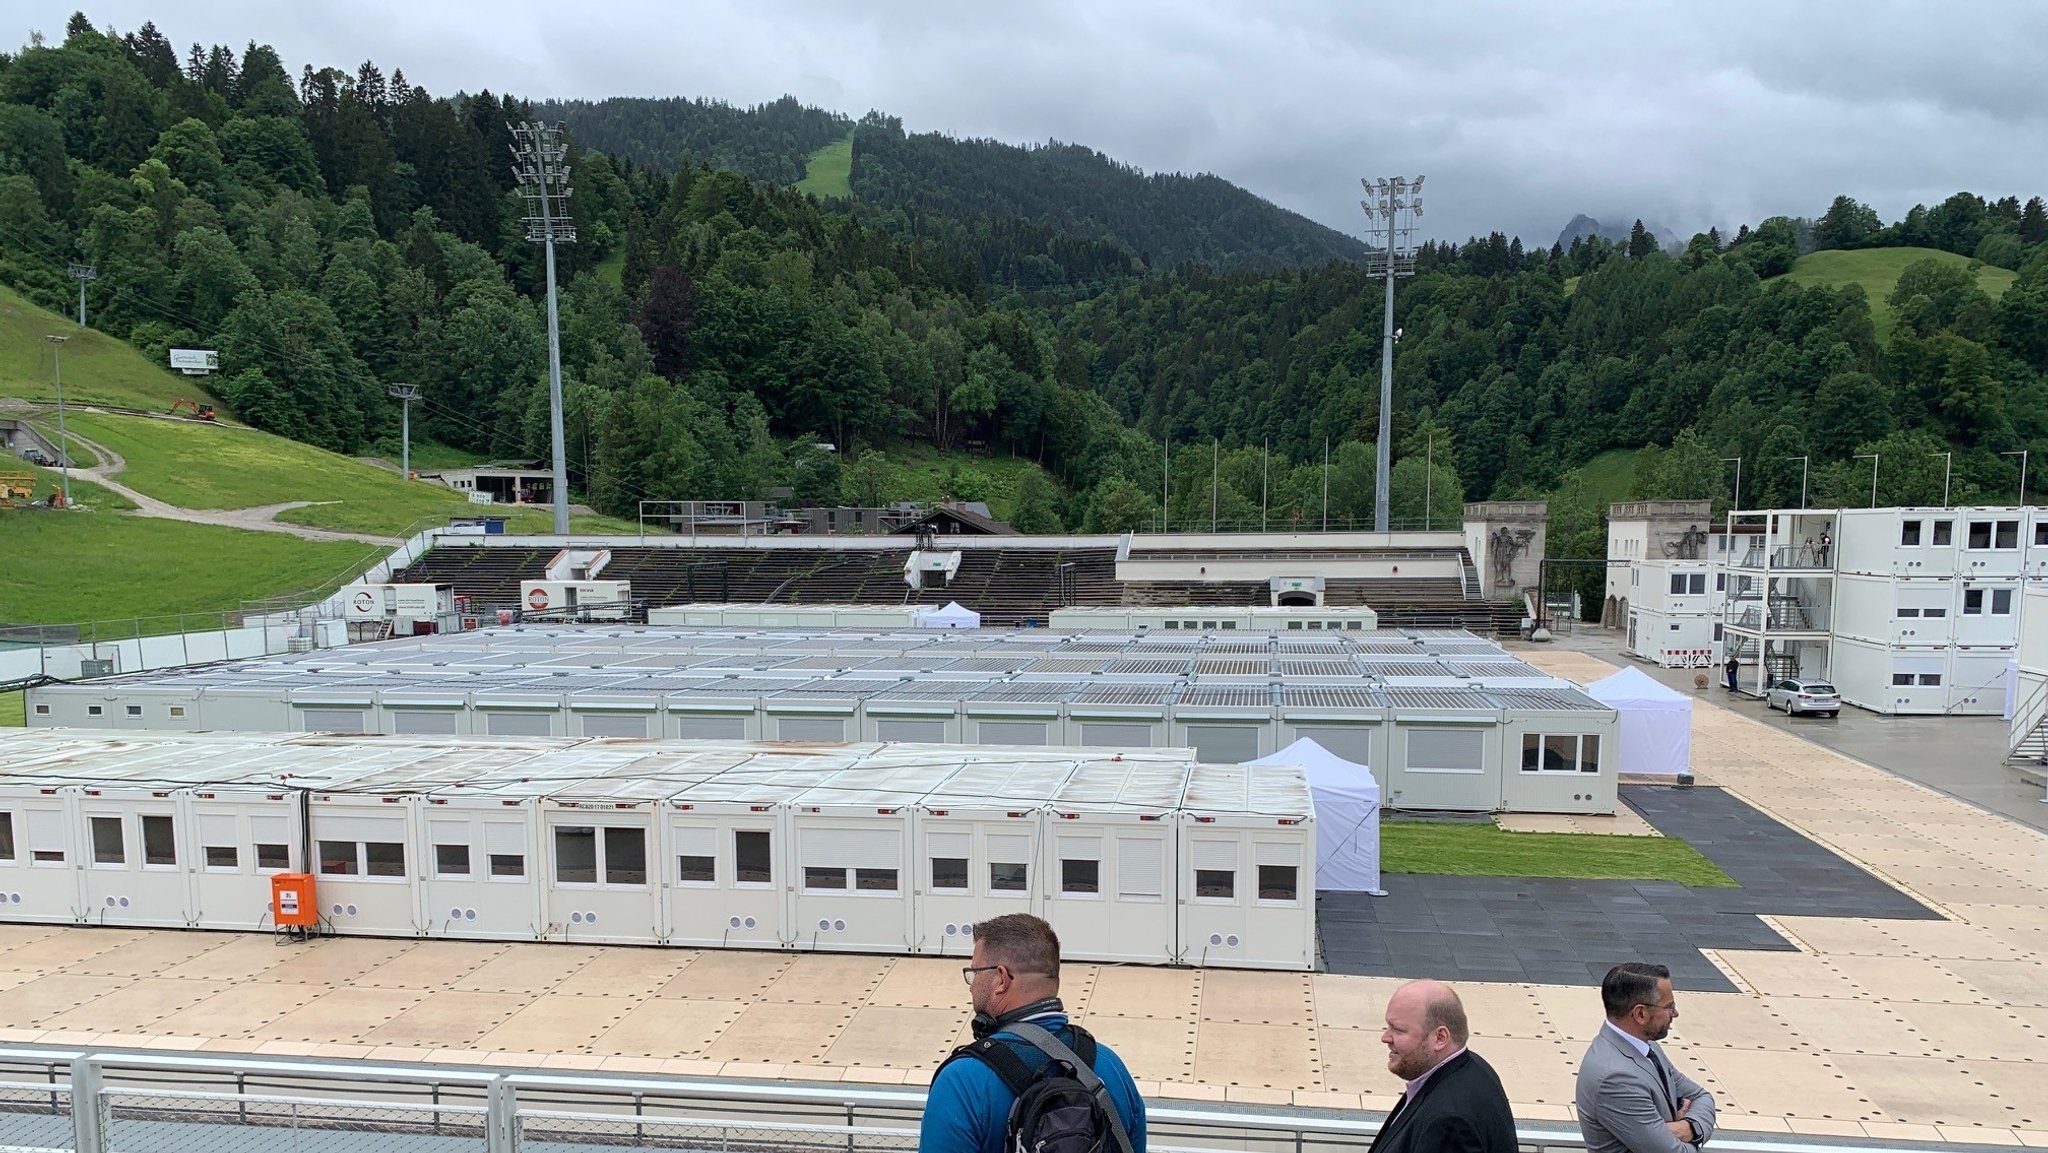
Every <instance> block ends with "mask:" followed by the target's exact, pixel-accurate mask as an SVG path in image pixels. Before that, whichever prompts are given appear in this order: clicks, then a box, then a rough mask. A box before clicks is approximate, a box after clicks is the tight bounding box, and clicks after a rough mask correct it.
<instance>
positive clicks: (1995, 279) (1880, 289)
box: [1785, 248, 2016, 341]
mask: <svg viewBox="0 0 2048 1153" xmlns="http://www.w3.org/2000/svg"><path fill="white" fill-rule="evenodd" d="M1921 260H1936V261H1940V262H1941V263H1943V264H1952V265H1955V266H1956V267H1958V268H1967V267H1969V266H1970V265H1971V264H1972V263H1974V262H1973V261H1972V260H1971V259H1970V258H1969V257H1967V256H1957V255H1956V254H1955V253H1953V252H1942V251H1940V250H1939V249H1934V248H1864V249H1858V250H1856V251H1854V252H1839V251H1829V252H1813V253H1809V254H1807V255H1805V256H1802V257H1800V258H1799V260H1798V262H1797V263H1795V264H1793V266H1792V271H1790V272H1788V273H1786V274H1785V275H1786V276H1787V277H1788V278H1790V279H1792V280H1794V281H1797V282H1799V283H1801V284H1826V285H1830V286H1836V287H1839V286H1841V285H1844V284H1860V285H1862V286H1863V292H1864V295H1866V296H1868V297H1870V318H1871V320H1872V322H1873V323H1874V324H1875V325H1876V328H1877V339H1878V340H1879V341H1884V340H1886V339H1888V338H1889V337H1890V336H1891V333H1892V310H1891V307H1890V306H1889V305H1887V304H1886V303H1885V298H1886V297H1889V296H1890V295H1891V294H1892V288H1893V287H1894V286H1895V285H1897V284H1898V282H1899V274H1900V273H1902V272H1904V271H1905V270H1906V266H1907V265H1909V264H1912V263H1915V262H1916V261H1921ZM2015 275H2016V274H2014V273H2013V272H2010V271H2008V270H2006V269H2003V268H1992V267H1990V266H1989V265H1979V266H1978V268H1977V284H1978V286H1979V287H1981V288H1983V289H1984V291H1985V292H1988V293H1990V294H1991V296H1992V298H1993V299H1996V298H1997V297H1999V296H2001V295H2003V294H2004V293H2005V290H2006V289H2007V288H2009V287H2010V286H2011V285H2012V282H2013V280H2014V279H2015Z"/></svg>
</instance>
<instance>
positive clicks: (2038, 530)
mask: <svg viewBox="0 0 2048 1153" xmlns="http://www.w3.org/2000/svg"><path fill="white" fill-rule="evenodd" d="M2034 544H2035V545H2036V546H2039V545H2048V520H2043V521H2036V522H2034Z"/></svg>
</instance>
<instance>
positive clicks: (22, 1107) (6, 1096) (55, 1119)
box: [0, 1082, 74, 1150]
mask: <svg viewBox="0 0 2048 1153" xmlns="http://www.w3.org/2000/svg"><path fill="white" fill-rule="evenodd" d="M73 1144H74V1141H73V1139H72V1124H71V1091H70V1090H69V1089H67V1088H65V1087H64V1086H62V1085H32V1084H23V1083H19V1082H0V1149H7V1150H28V1149H36V1150H41V1149H62V1150H69V1149H71V1147H72V1146H73Z"/></svg>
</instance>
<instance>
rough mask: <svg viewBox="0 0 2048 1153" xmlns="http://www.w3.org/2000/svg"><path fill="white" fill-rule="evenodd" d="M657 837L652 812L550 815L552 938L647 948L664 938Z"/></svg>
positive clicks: (549, 932)
mask: <svg viewBox="0 0 2048 1153" xmlns="http://www.w3.org/2000/svg"><path fill="white" fill-rule="evenodd" d="M653 831H654V830H653V829H652V828H651V827H650V823H649V821H648V818H647V815H646V814H645V813H602V814H599V813H594V812H593V813H580V812H573V811H570V812H556V813H550V814H549V815H548V852H549V859H550V861H551V863H552V865H553V875H552V876H551V877H550V878H549V882H548V889H547V923H546V927H545V930H544V931H545V935H546V936H547V937H548V939H551V940H560V941H573V942H584V943H590V944H602V943H617V944H643V945H644V944H654V943H656V942H657V941H658V940H659V935H660V934H659V927H658V924H657V916H656V909H655V891H656V885H657V883H658V874H657V873H655V872H653V871H652V865H653V864H654V861H655V856H654V854H655V852H656V847H655V845H654V844H653V841H654V837H653Z"/></svg>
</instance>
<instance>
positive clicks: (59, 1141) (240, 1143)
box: [0, 1046, 1940, 1153]
mask: <svg viewBox="0 0 2048 1153" xmlns="http://www.w3.org/2000/svg"><path fill="white" fill-rule="evenodd" d="M74 1103H76V1104H77V1107H76V1108H74V1107H73V1105H74ZM923 1108H924V1092H923V1091H922V1090H918V1089H906V1088H893V1089H892V1088H885V1087H860V1086H853V1085H846V1084H839V1083H802V1082H770V1081H744V1080H729V1079H719V1078H680V1077H679V1078H646V1077H623V1076H612V1075H606V1074H601V1073H590V1074H579V1073H544V1072H539V1071H507V1070H501V1069H481V1068H465V1067H460V1066H437V1065H422V1064H401V1063H374V1062H361V1061H317V1060H310V1059H306V1060H302V1059H291V1058H266V1057H259V1056H250V1055H234V1056H225V1055H223V1056H217V1057H216V1056H201V1055H185V1054H170V1053H146V1052H132V1051H117V1052H97V1051H81V1050H65V1049H53V1048H42V1047H33V1046H31V1047H19V1048H8V1049H0V1148H7V1149H11V1150H63V1151H66V1153H114V1151H115V1150H120V1151H122V1153H127V1151H130V1150H138V1149H208V1150H231V1151H234V1153H269V1151H271V1150H278V1151H290V1153H387V1151H390V1153H458V1151H460V1153H517V1151H519V1150H521V1149H522V1148H526V1149H537V1148H540V1147H542V1146H543V1145H545V1146H546V1147H548V1148H550V1149H555V1150H562V1149H574V1148H589V1149H591V1150H593V1151H595V1150H599V1149H605V1148H620V1147H630V1148H665V1149H691V1150H711V1149H716V1150H748V1151H750V1153H751V1151H764V1153H867V1151H870V1150H873V1151H890V1153H894V1151H909V1150H914V1149H915V1148H916V1147H917V1125H918V1119H919V1117H920V1116H921V1115H922V1113H923ZM1147 1114H1148V1118H1147V1119H1148V1124H1147V1131H1148V1136H1149V1144H1150V1146H1151V1148H1153V1149H1154V1150H1157V1151H1159V1153H1181V1151H1194V1150H1204V1151H1208V1153H1214V1151H1215V1150H1220V1149H1230V1150H1238V1151H1241V1153H1364V1151H1365V1150H1367V1149H1368V1148H1369V1147H1370V1146H1371V1144H1372V1139H1373V1136H1374V1135H1375V1134H1376V1133H1377V1132H1378V1131H1379V1127H1380V1123H1381V1122H1380V1120H1379V1119H1378V1118H1372V1117H1367V1116H1364V1115H1361V1114H1358V1113H1356V1112H1353V1111H1348V1110H1347V1111H1338V1110H1314V1109H1299V1108H1261V1109H1259V1110H1257V1111H1253V1110H1250V1109H1243V1108H1236V1107H1232V1106H1227V1105H1194V1104H1188V1105H1173V1104H1168V1103H1165V1102H1152V1103H1149V1104H1148V1109H1147ZM1517 1140H1518V1144H1519V1145H1520V1146H1521V1148H1522V1149H1524V1150H1558V1151H1566V1150H1583V1149H1584V1148H1585V1142H1584V1140H1583V1139H1582V1138H1581V1137H1580V1135H1579V1133H1578V1130H1577V1128H1576V1127H1575V1126H1551V1125H1536V1124H1523V1125H1521V1126H1519V1128H1518V1132H1517ZM1886 1147H1887V1148H1889V1149H1899V1148H1902V1147H1911V1143H1906V1144H1904V1145H1902V1144H1900V1143H1887V1146H1886ZM1922 1147H1924V1148H1939V1147H1940V1146H1938V1145H1931V1144H1930V1145H1925V1146H1922ZM1714 1148H1715V1149H1716V1150H1718V1151H1722V1153H1823V1150H1826V1151H1831V1153H1845V1151H1852V1153H1863V1151H1862V1150H1861V1148H1860V1147H1859V1146H1857V1145H1855V1144H1853V1143H1843V1142H1840V1141H1839V1140H1829V1141H1828V1142H1827V1143H1826V1144H1825V1145H1823V1144H1821V1143H1820V1142H1804V1141H1800V1140H1796V1139H1791V1138H1784V1137H1757V1138H1744V1137H1742V1136H1741V1135H1739V1133H1721V1134H1717V1135H1716V1137H1715V1140H1714Z"/></svg>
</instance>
